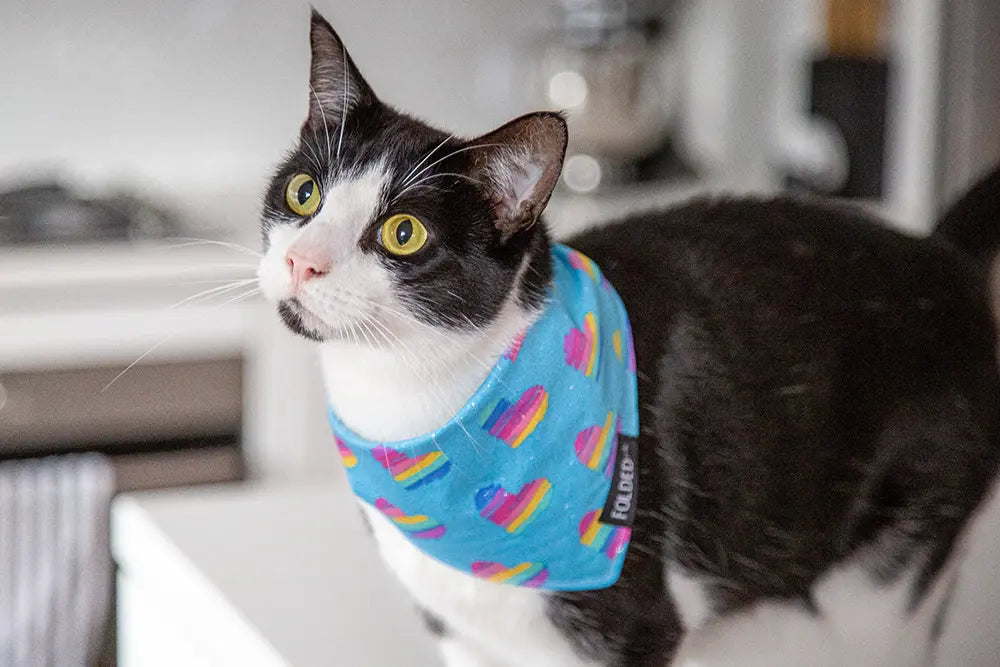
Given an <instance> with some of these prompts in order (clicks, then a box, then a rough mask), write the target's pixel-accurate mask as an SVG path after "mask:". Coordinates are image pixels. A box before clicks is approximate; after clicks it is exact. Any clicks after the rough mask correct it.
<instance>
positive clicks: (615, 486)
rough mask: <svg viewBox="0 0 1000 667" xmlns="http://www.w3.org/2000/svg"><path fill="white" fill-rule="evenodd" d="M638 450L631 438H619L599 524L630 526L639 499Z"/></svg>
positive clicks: (633, 519)
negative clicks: (606, 498)
mask: <svg viewBox="0 0 1000 667" xmlns="http://www.w3.org/2000/svg"><path fill="white" fill-rule="evenodd" d="M638 454H639V448H638V446H637V443H636V441H635V440H634V439H632V438H627V437H619V439H618V454H617V456H616V457H615V471H614V474H613V475H612V477H611V490H610V491H608V500H607V502H605V503H604V509H603V510H601V523H609V524H612V525H614V526H631V525H632V523H633V522H634V521H635V509H636V507H637V506H638V499H639V495H638V492H639V474H638V466H639V458H638Z"/></svg>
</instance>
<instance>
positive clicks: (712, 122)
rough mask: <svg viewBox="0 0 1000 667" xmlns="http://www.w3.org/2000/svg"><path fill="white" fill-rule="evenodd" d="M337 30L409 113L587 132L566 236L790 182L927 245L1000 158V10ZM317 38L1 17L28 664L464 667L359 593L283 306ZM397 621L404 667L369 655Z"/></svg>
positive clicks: (499, 14) (398, 614) (152, 7)
mask: <svg viewBox="0 0 1000 667" xmlns="http://www.w3.org/2000/svg"><path fill="white" fill-rule="evenodd" d="M316 6H317V8H318V9H319V10H320V11H321V12H323V13H324V14H325V15H326V16H327V18H328V19H329V20H330V21H331V23H332V24H333V25H334V26H335V27H336V29H337V30H338V31H339V32H340V34H341V36H342V37H343V39H344V41H345V42H346V44H347V46H348V48H349V49H350V51H351V54H352V56H353V58H354V59H355V61H356V62H357V63H358V66H359V67H360V69H361V70H362V72H363V73H364V74H365V76H366V78H367V79H368V81H369V83H371V85H372V86H373V88H374V89H375V91H376V92H377V93H378V94H379V95H380V96H381V97H382V98H383V99H384V100H385V101H388V102H390V103H393V104H395V105H397V106H398V107H400V108H402V109H404V110H407V111H409V112H412V113H414V114H415V115H417V116H420V117H422V118H424V119H427V120H429V121H430V122H432V123H434V124H436V125H439V126H441V127H445V128H448V129H450V130H455V131H456V132H458V133H464V134H467V135H472V134H478V133H482V132H485V131H487V130H489V129H491V128H492V127H494V126H496V125H499V124H500V123H502V122H504V121H505V120H507V119H509V118H510V117H512V116H514V115H517V114H519V113H523V112H526V111H529V110H532V109H537V108H556V109H565V110H566V111H567V112H568V118H569V124H570V133H571V144H570V150H569V154H568V157H567V161H566V166H565V170H564V175H563V180H562V182H561V183H560V186H559V190H558V192H557V194H556V196H555V197H554V199H553V201H552V204H551V206H550V209H549V214H548V216H549V221H550V224H551V226H552V227H553V229H554V230H555V231H556V233H557V234H561V235H566V234H569V233H572V232H573V231H575V230H578V229H581V228H583V227H586V226H588V225H591V224H594V223H596V222H599V221H600V220H602V219H607V218H608V217H611V216H614V215H618V214H621V213H623V212H626V211H629V210H635V209H641V208H647V207H650V206H658V205H666V204H669V203H671V202H675V201H678V200H682V199H684V198H686V197H689V196H691V195H693V194H696V193H702V192H719V191H730V192H755V193H768V192H775V191H779V190H785V189H791V190H796V191H810V192H815V193H821V194H826V195H830V196H836V197H844V198H849V199H852V200H855V201H858V202H860V203H861V204H862V205H864V206H868V207H871V208H872V209H873V210H875V211H877V212H879V213H880V214H881V215H883V216H884V217H885V219H886V220H887V221H888V223H889V224H891V225H893V226H896V227H898V228H899V229H902V230H904V231H906V232H908V233H913V234H923V233H926V232H927V231H929V229H930V228H931V226H932V225H933V221H934V220H935V218H936V216H937V215H938V214H939V212H940V211H941V210H942V208H943V207H944V206H945V205H946V204H947V203H948V202H949V201H951V200H952V199H953V198H954V197H956V196H957V195H958V194H959V193H960V192H961V191H962V190H963V189H964V188H966V187H967V186H968V185H969V184H970V183H971V182H972V181H973V180H974V179H975V178H976V177H977V176H978V175H980V174H981V173H982V172H983V171H984V170H985V169H987V168H988V167H990V166H992V165H993V164H994V163H995V162H996V161H997V160H998V159H1000V113H998V111H997V110H998V109H1000V68H998V67H997V66H996V63H997V62H1000V37H998V35H1000V4H998V3H995V2H992V1H991V0H952V1H950V2H945V1H944V0H865V1H863V0H748V1H745V2H744V1H740V0H508V1H507V2H466V1H465V0H422V2H419V3H415V2H406V1H405V0H370V1H369V2H365V3H355V2H347V1H346V0H318V1H317V2H316ZM308 12H309V8H308V6H307V5H306V4H305V3H284V2H283V3H275V2H269V1H267V0H177V1H172V2H154V1H153V0H134V1H131V2H122V1H111V0H91V1H89V2H86V3H79V2H75V1H71V0H40V1H37V2H31V3H23V2H15V1H14V0H0V91H2V94H0V665H36V664H37V665H87V664H105V665H107V664H114V663H115V661H116V659H117V661H118V662H119V663H120V664H132V665H138V664H143V665H149V664H165V665H166V664H185V665H189V664H192V665H193V664H239V665H250V664H296V665H299V664H301V665H312V664H352V665H361V664H373V665H374V664H391V662H390V661H392V660H393V657H392V656H394V655H396V656H397V657H398V655H407V656H410V658H411V661H410V662H408V663H407V664H434V663H433V660H434V658H433V657H432V654H431V653H430V652H424V653H421V652H422V651H425V647H424V643H425V639H423V635H422V632H421V630H420V629H419V627H418V626H417V624H416V622H415V621H414V619H411V618H410V616H409V607H408V603H406V602H402V603H401V604H400V605H396V604H395V602H393V601H394V600H396V599H397V598H396V597H394V596H398V591H396V590H395V589H394V588H393V587H392V586H391V585H389V584H387V583H385V582H383V581H382V580H381V578H380V577H377V576H375V575H365V574H358V573H357V572H353V573H352V577H348V578H347V579H345V577H344V576H342V574H343V568H344V567H346V566H345V565H344V563H347V562H350V563H354V564H355V565H359V569H364V568H361V567H360V566H362V565H364V564H366V563H368V562H369V560H370V558H371V557H372V556H371V553H370V547H369V546H365V545H364V544H362V545H361V546H358V547H357V550H356V552H355V551H352V550H351V549H354V547H350V548H347V547H345V546H344V545H345V544H347V543H351V542H352V540H349V539H345V538H344V536H345V534H344V533H343V532H341V531H345V530H347V531H353V530H355V529H356V528H357V527H356V526H355V525H354V524H355V523H356V517H355V516H354V513H353V511H351V508H350V507H349V504H350V503H349V501H348V500H347V492H346V491H345V490H344V482H343V480H342V479H341V474H340V468H339V465H340V464H339V461H338V458H337V452H336V448H335V447H333V446H332V439H331V437H330V434H329V432H328V425H327V423H326V420H325V412H324V405H323V398H322V390H321V385H320V379H319V376H318V372H317V369H316V364H315V362H314V360H313V358H312V356H311V354H310V348H309V346H308V345H306V344H303V343H300V342H299V341H297V340H296V339H294V338H292V337H291V336H290V335H289V334H287V333H285V331H284V329H283V328H282V327H281V325H279V324H278V323H277V321H276V318H275V317H274V315H273V313H272V312H271V311H270V309H269V308H267V307H265V306H264V304H263V303H262V301H261V300H260V299H259V297H258V296H257V294H256V290H255V287H254V282H253V276H254V269H255V264H256V259H257V257H256V255H255V252H256V251H257V250H258V249H259V245H260V243H259V232H258V228H257V225H258V213H257V211H258V203H259V197H260V195H261V193H262V190H263V187H264V185H265V184H266V182H267V180H268V176H269V171H270V169H271V168H272V166H273V165H275V163H276V162H277V161H278V160H279V158H280V156H281V155H282V154H283V152H284V151H286V150H288V149H289V148H290V147H291V145H292V143H293V140H294V138H295V137H296V135H297V131H298V127H299V125H300V123H301V122H302V120H303V119H304V116H305V112H306V108H307V96H306V90H307V85H306V82H307V73H308V69H307V68H308V58H309V49H308V39H307V34H308V29H307V28H308ZM126 369H127V372H124V373H122V371H124V370H126ZM151 489H160V490H159V491H155V492H153V491H150V490H151ZM137 492H138V493H137ZM119 494H121V495H119ZM116 495H119V497H118V500H117V501H115V509H114V512H113V517H112V512H111V511H110V509H109V508H110V507H111V505H112V502H113V498H114V497H115V496H116ZM341 506H343V507H341ZM338 508H340V509H338ZM345 508H346V509H345ZM331 523H334V524H335V525H331ZM112 524H113V525H112ZM341 524H343V525H341ZM347 524H350V526H349V527H345V526H347ZM993 525H994V527H995V526H996V522H994V524H993ZM996 532H998V533H1000V531H996ZM350 534H352V535H353V533H350ZM357 534H358V535H361V533H360V532H359V533H357ZM331 535H333V536H335V537H337V539H332V538H331V537H330V536H331ZM993 535H994V533H993V532H991V533H990V534H989V535H988V536H987V537H986V538H985V539H986V540H987V541H989V540H993V537H992V536H993ZM338 536H339V537H338ZM109 539H110V540H111V543H112V546H113V556H114V558H113V559H112V554H111V551H110V550H109V549H110V548H111V547H109ZM364 541H365V538H362V537H359V539H358V542H362V543H363V542H364ZM992 543H995V540H993V542H991V544H992ZM348 551H349V552H350V553H348ZM993 553H998V552H996V551H994V552H993ZM982 558H983V559H986V560H988V559H987V558H986V556H983V557H982ZM351 559H354V560H351ZM986 560H984V561H983V562H984V563H985V562H986ZM335 564H336V565H335ZM371 567H376V566H371ZM984 567H985V566H984ZM115 572H117V575H116V576H115V575H114V573H115ZM983 572H987V570H984V571H983ZM366 576H368V577H369V578H370V579H371V580H369V579H366V578H365V577H366ZM116 582H117V586H116ZM116 588H117V594H115V589H116ZM972 588H978V589H980V590H978V591H973V593H972V594H971V595H972V597H970V598H967V599H964V601H962V600H960V602H959V604H958V605H957V606H958V608H959V609H958V611H956V614H958V615H959V616H960V615H961V613H963V612H962V610H963V609H965V610H966V611H965V612H964V613H966V614H967V615H968V617H970V618H977V619H978V620H977V621H976V622H975V623H973V624H972V625H973V626H975V627H973V628H972V630H971V631H970V632H971V633H972V634H970V635H968V636H962V635H959V636H957V638H955V639H953V640H950V643H949V642H946V646H945V649H944V650H945V656H946V657H947V656H950V657H948V658H947V659H948V660H949V662H943V663H942V664H955V665H958V664H961V665H988V664H998V663H997V662H996V660H997V659H996V657H995V656H996V655H998V654H1000V653H998V651H1000V647H997V646H996V645H993V644H991V643H990V641H989V637H990V636H991V635H996V633H998V632H1000V626H998V625H997V622H996V621H992V620H991V621H984V620H983V618H982V616H983V615H987V614H990V613H992V616H991V618H992V617H996V616H997V615H996V614H995V611H996V610H997V606H994V607H993V608H992V610H993V611H992V612H990V611H989V610H990V607H989V604H990V603H991V602H992V597H991V596H992V595H993V593H995V592H996V591H995V589H994V591H993V593H990V591H989V589H986V590H982V589H981V587H978V586H972ZM383 589H384V590H383ZM372 591H379V593H378V595H374V594H373V593H372ZM977 595H978V597H977ZM379 596H383V598H384V600H385V603H384V605H383V607H382V608H380V609H379V610H376V611H371V612H364V613H362V612H360V611H359V610H358V607H357V605H358V604H360V605H368V604H374V603H372V602H371V601H372V600H376V601H377V600H379V599H383V598H379ZM362 599H363V600H364V602H359V601H360V600H362ZM963 605H964V607H963ZM376 606H377V605H376ZM397 607H398V608H399V609H402V611H394V610H396V609H397ZM279 609H280V612H279V611H278V610H279ZM386 609H388V610H390V611H385V610H386ZM366 614H368V615H367V616H366ZM331 619H336V622H333V621H332V620H331ZM366 619H367V620H366ZM376 621H377V622H378V623H381V624H383V625H384V624H389V625H390V626H391V627H392V628H395V635H394V636H396V638H397V639H396V641H395V642H388V643H385V644H386V645H385V646H383V647H382V648H381V649H379V650H384V651H388V653H385V654H384V655H383V654H377V652H376V653H375V654H373V653H371V651H369V652H367V653H366V652H360V653H357V654H356V655H355V654H353V653H350V649H349V648H345V647H346V646H349V645H350V644H351V642H350V641H349V639H350V637H351V633H355V632H367V631H368V630H370V626H371V624H373V623H376ZM366 623H367V624H368V625H366ZM352 624H353V625H352ZM333 626H335V627H339V628H340V630H331V627H333ZM372 627H373V626H372ZM366 628H367V629H366ZM338 632H340V633H341V634H338ZM116 635H117V639H116ZM984 637H985V638H986V639H985V640H982V638H984ZM980 640H982V641H980ZM338 642H341V643H339V644H338ZM390 644H391V645H392V646H390ZM233 646H241V647H244V648H242V649H234V648H233ZM394 646H395V648H394ZM241 650H245V653H240V651H241ZM331 651H333V652H334V654H336V655H339V656H341V658H340V659H338V660H333V661H332V662H331V661H330V659H329V658H325V659H323V660H318V659H315V658H316V656H318V655H327V656H328V655H330V652H331ZM392 651H402V653H399V654H395V653H392ZM948 651H951V653H948ZM418 654H419V655H420V656H423V657H420V658H419V659H418V658H415V657H414V656H416V655H418ZM373 655H374V657H373ZM346 656H350V657H346ZM379 656H381V657H379ZM366 661H367V662H366ZM991 661H993V662H991Z"/></svg>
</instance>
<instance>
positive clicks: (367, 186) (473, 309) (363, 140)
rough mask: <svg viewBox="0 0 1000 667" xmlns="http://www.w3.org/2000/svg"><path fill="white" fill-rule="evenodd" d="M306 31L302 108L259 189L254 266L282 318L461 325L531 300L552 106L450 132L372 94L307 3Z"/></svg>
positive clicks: (318, 328) (301, 323)
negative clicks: (485, 128)
mask: <svg viewBox="0 0 1000 667" xmlns="http://www.w3.org/2000/svg"><path fill="white" fill-rule="evenodd" d="M310 38H311V46H312V64H311V68H310V77H309V81H310V90H309V91H308V98H309V115H308V117H307V118H306V121H305V123H303V125H302V130H301V133H300V136H299V143H298V146H297V147H296V148H295V149H294V150H293V151H292V153H291V154H290V155H289V156H288V157H287V158H286V159H285V161H284V162H283V163H282V164H281V165H280V166H279V167H278V169H277V172H276V174H275V176H274V178H273V180H272V181H271V185H270V187H269V188H268V191H267V193H266V195H265V199H264V212H263V236H264V245H265V248H266V253H265V256H264V258H263V259H262V261H261V263H260V268H259V271H258V275H259V278H260V284H261V287H262V288H263V291H264V294H265V295H266V296H267V297H268V298H269V299H270V300H272V301H273V302H275V303H276V304H277V307H278V311H279V313H280V314H281V316H282V318H283V319H284V321H285V322H286V323H287V324H288V326H289V327H290V328H291V329H292V330H294V331H296V332H298V333H300V334H302V335H304V336H307V337H309V338H313V339H316V340H325V339H351V338H356V339H361V336H360V333H359V330H360V331H361V332H363V331H364V329H365V327H367V328H368V330H373V328H374V329H375V330H377V329H378V328H379V327H381V328H383V329H386V330H390V331H397V330H399V328H400V326H401V325H404V324H406V323H419V325H420V326H424V327H426V326H430V327H435V328H441V329H445V330H451V331H455V330H468V329H476V328H479V327H484V326H486V325H488V324H489V323H490V322H491V321H492V320H493V319H494V318H496V317H497V316H498V314H499V313H500V312H501V310H502V309H504V308H505V307H509V304H510V303H511V302H513V303H515V304H516V305H517V306H518V307H519V308H522V309H526V310H530V309H533V308H537V307H538V306H539V305H540V303H541V300H542V299H543V298H544V294H545V291H546V288H547V285H548V282H549V279H550V276H551V264H550V259H549V241H548V238H547V235H546V232H545V229H544V225H542V224H538V223H539V216H540V214H541V212H542V209H543V208H544V207H545V205H546V203H547V202H548V199H549V196H550V195H551V193H552V189H553V187H554V186H555V184H556V182H557V180H558V177H559V172H560V169H561V168H562V161H563V156H564V153H565V148H566V124H565V122H564V121H563V119H562V117H561V116H559V115H558V114H555V113H548V112H540V113H534V114H529V115H526V116H522V117H520V118H517V119H515V120H513V121H511V122H509V123H507V124H506V125H503V126H502V127H500V128H498V129H496V130H494V131H492V132H489V133H487V134H485V135H483V136H481V137H476V138H474V139H461V138H457V137H454V136H452V135H449V134H448V133H446V132H442V131H440V130H437V129H435V128H433V127H430V126H428V125H426V124H424V123H422V122H420V121H418V120H415V119H413V118H411V117H409V116H407V115H405V114H403V113H400V112H399V111H397V110H395V109H393V108H391V107H390V106H388V105H386V104H383V103H382V102H380V101H379V99H378V97H377V96H376V95H375V93H374V92H373V91H372V89H371V88H370V87H369V86H368V84H367V83H366V82H365V80H364V78H363V77H362V76H361V74H360V72H359V71H358V69H357V67H356V66H355V65H354V62H353V61H352V60H351V57H350V56H349V55H348V53H347V50H346V49H345V48H344V46H343V43H342V42H341V41H340V38H339V37H338V36H337V34H336V33H335V32H334V30H333V28H331V27H330V24H329V23H327V22H326V20H325V19H323V17H322V16H320V15H319V14H318V13H316V12H315V11H314V12H313V15H312V24H311V31H310Z"/></svg>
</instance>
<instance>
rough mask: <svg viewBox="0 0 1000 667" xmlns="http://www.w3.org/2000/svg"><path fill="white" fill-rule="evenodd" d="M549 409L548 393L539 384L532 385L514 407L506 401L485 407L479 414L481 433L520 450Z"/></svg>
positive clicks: (499, 401)
mask: <svg viewBox="0 0 1000 667" xmlns="http://www.w3.org/2000/svg"><path fill="white" fill-rule="evenodd" d="M548 407H549V393H548V392H547V391H545V388H544V387H542V386H541V385H535V386H534V387H530V388H528V389H526V390H525V391H524V393H523V394H521V397H520V398H519V399H517V401H515V402H514V404H513V405H511V404H510V401H508V400H507V399H505V398H500V399H497V400H495V401H493V402H492V403H490V404H489V405H487V406H486V409H485V410H483V411H482V413H480V423H481V424H482V426H483V430H485V431H488V432H489V434H490V435H492V436H494V437H497V438H500V439H501V440H503V441H504V442H506V443H507V444H508V445H509V446H510V447H511V448H514V447H519V446H520V445H521V443H522V442H524V441H525V439H526V438H527V437H528V436H529V435H531V432H532V431H534V430H535V427H537V426H538V424H539V422H541V421H542V418H543V417H545V411H546V410H547V409H548Z"/></svg>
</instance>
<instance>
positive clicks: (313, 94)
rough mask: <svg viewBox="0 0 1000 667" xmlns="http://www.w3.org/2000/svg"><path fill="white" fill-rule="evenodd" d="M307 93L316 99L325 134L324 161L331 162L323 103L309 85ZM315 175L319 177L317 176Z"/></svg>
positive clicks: (327, 127)
mask: <svg viewBox="0 0 1000 667" xmlns="http://www.w3.org/2000/svg"><path fill="white" fill-rule="evenodd" d="M309 92H310V94H312V96H313V97H315V98H316V106H317V107H318V108H319V115H320V118H322V119H323V132H324V133H325V134H326V159H327V161H328V162H332V160H330V151H331V150H332V146H331V142H330V129H329V128H330V126H329V124H328V123H327V121H326V111H325V110H324V109H323V102H322V101H320V99H319V95H317V94H316V91H315V90H314V89H313V87H312V84H311V83H310V84H309ZM316 175H317V176H319V174H316Z"/></svg>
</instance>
